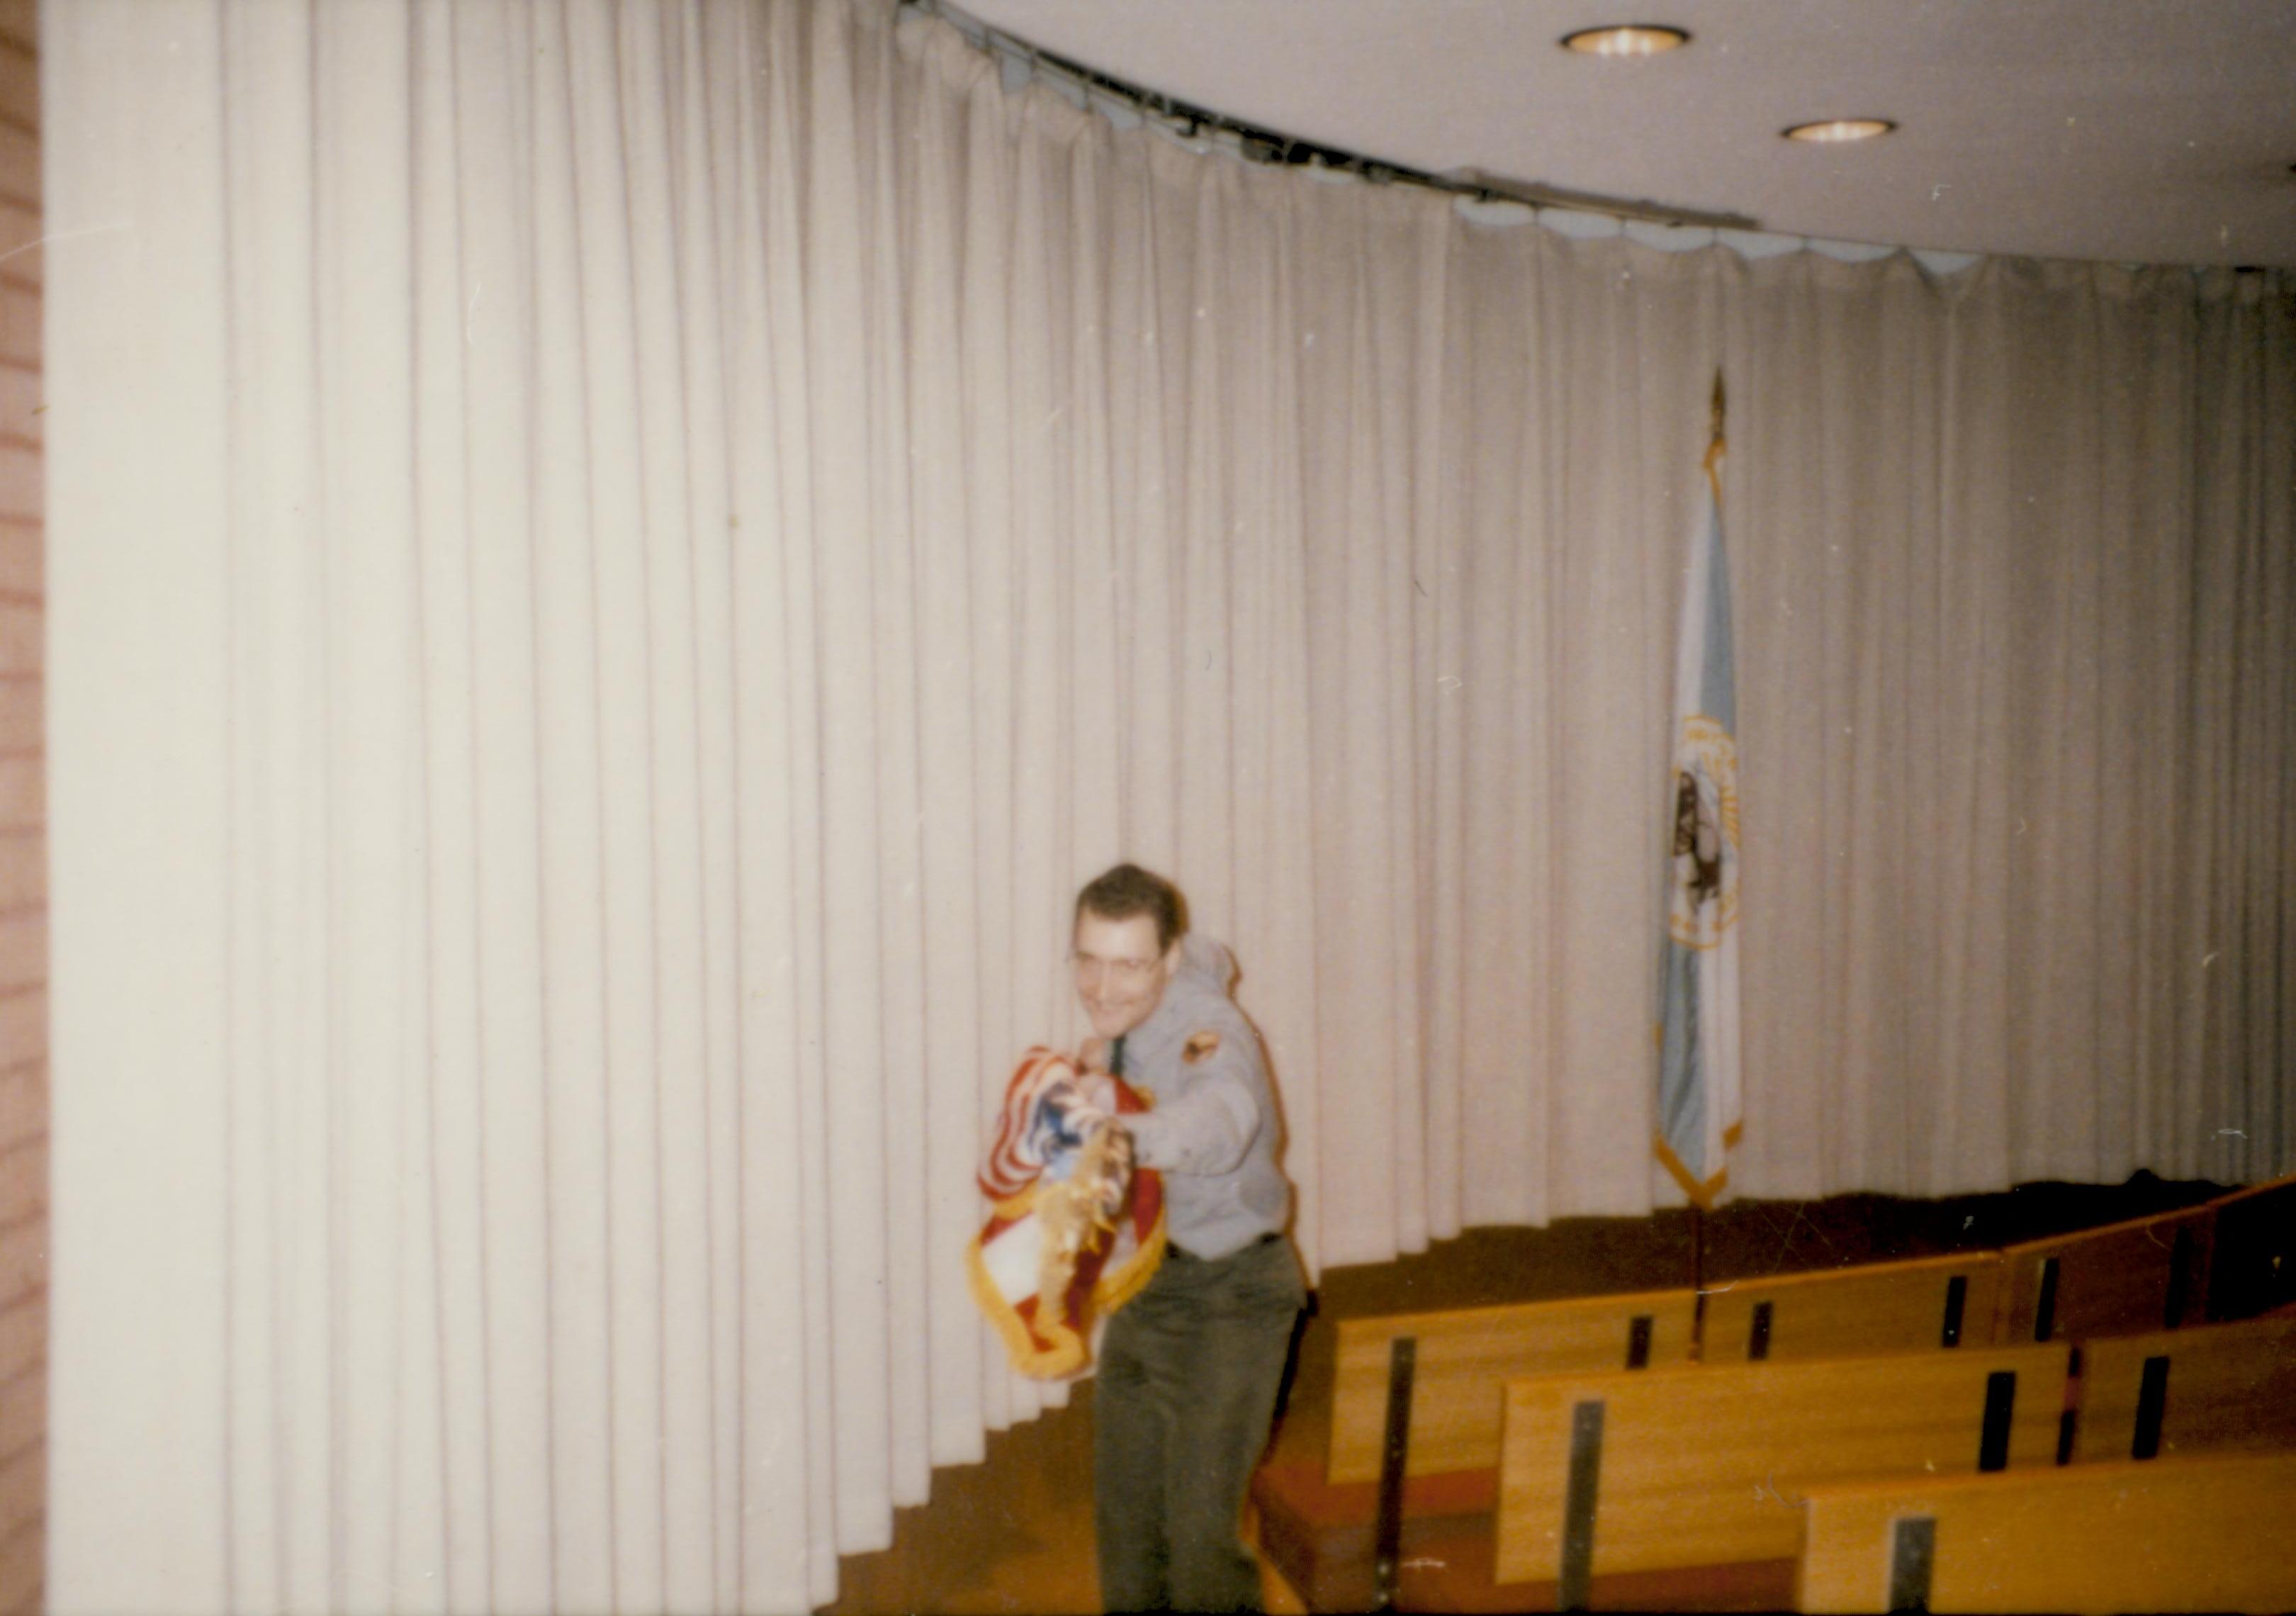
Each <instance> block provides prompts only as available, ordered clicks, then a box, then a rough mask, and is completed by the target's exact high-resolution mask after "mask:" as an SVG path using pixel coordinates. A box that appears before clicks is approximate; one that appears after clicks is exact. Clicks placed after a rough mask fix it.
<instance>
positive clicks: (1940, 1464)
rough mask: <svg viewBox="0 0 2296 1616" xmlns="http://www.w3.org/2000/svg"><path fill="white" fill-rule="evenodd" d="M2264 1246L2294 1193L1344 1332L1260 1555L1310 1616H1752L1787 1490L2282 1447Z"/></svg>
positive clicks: (1767, 1598) (2294, 1379)
mask: <svg viewBox="0 0 2296 1616" xmlns="http://www.w3.org/2000/svg"><path fill="white" fill-rule="evenodd" d="M2226 1213H2228V1214H2229V1216H2228V1217H2226V1220H2225V1222H2224V1224H2223V1225H2221V1226H2220V1224H2219V1216H2220V1214H2226ZM2220 1227H2222V1229H2223V1230H2224V1232H2223V1233H2219V1229H2220ZM2292 1228H2296V1178H2292V1179H2289V1180H2284V1181H2281V1182H2280V1183H2277V1184H2274V1185H2261V1186H2258V1187H2257V1188H2256V1189H2252V1190H2246V1191H2242V1192H2239V1193H2236V1194H2233V1195H2229V1196H2226V1197H2223V1198H2221V1199H2220V1200H2219V1201H2218V1202H2211V1203H2210V1204H2208V1205H2205V1206H2202V1207H2195V1208H2188V1209H2185V1210H2180V1211H2176V1212H2171V1213H2167V1214H2161V1215H2154V1216H2150V1217H2145V1218H2135V1219H2131V1220H2128V1221H2127V1222H2124V1223H2117V1224H2112V1225H2109V1226H2104V1227H2102V1228H2097V1229H2091V1230H2084V1231H2079V1232H2075V1233H2072V1234H2069V1235H2060V1236H2055V1237H2052V1238H2050V1239H2046V1240H2038V1241H2032V1242H2028V1243H2021V1244H2019V1245H2014V1246H2012V1247H2009V1248H2007V1249H2005V1251H1998V1252H1977V1253H1964V1254H1959V1255H1954V1256H1947V1257H1935V1258H1924V1259H1916V1260H1912V1261H1901V1262H1887V1263H1874V1264H1865V1265H1859V1266H1856V1267H1845V1268H1838V1269H1831V1270H1825V1271H1820V1272H1815V1273H1803V1274H1794V1275H1784V1276H1768V1277H1753V1278H1741V1279H1734V1280H1726V1281H1722V1282H1718V1283H1716V1284H1711V1285H1710V1286H1709V1287H1708V1289H1707V1293H1706V1295H1705V1296H1704V1297H1703V1298H1700V1297H1698V1296H1697V1295H1696V1294H1695V1293H1694V1292H1691V1291H1689V1290H1681V1291H1667V1292H1636V1293H1633V1294H1628V1295H1621V1296H1595V1297H1587V1298H1578V1299H1572V1300H1565V1301H1551V1302H1538V1303H1525V1304H1515V1305H1512V1306H1505V1307H1485V1308H1463V1309H1456V1310H1452V1311H1446V1312H1426V1313H1415V1314H1398V1315H1391V1316H1384V1317H1366V1318H1356V1319H1348V1320H1343V1321H1341V1322H1340V1324H1339V1325H1338V1327H1337V1354H1336V1366H1335V1369H1334V1374H1333V1393H1332V1401H1331V1405H1330V1411H1329V1419H1330V1423H1329V1428H1328V1429H1329V1448H1328V1453H1327V1456H1326V1458H1325V1461H1324V1463H1323V1464H1308V1463H1303V1462H1300V1460H1298V1459H1294V1460H1292V1461H1289V1462H1286V1463H1283V1464H1270V1465H1269V1466H1267V1468H1266V1469H1264V1470H1263V1472H1261V1474H1260V1476H1259V1478H1258V1480H1257V1481H1256V1482H1255V1485H1254V1489H1253V1495H1254V1498H1255V1500H1256V1502H1257V1503H1258V1505H1259V1516H1260V1533H1261V1546H1262V1549H1263V1552H1264V1553H1265V1554H1267V1558H1268V1559H1269V1561H1270V1562H1271V1563H1273V1564H1274V1565H1275V1568H1276V1569H1277V1570H1278V1571H1279V1572H1280V1573H1281V1574H1282V1575H1283V1578H1284V1579H1285V1580H1286V1581H1288V1582H1289V1583H1291V1585H1292V1587H1293V1589H1294V1590H1295V1591H1296V1592H1298V1593H1299V1594H1300V1596H1301V1597H1302V1598H1303V1600H1304V1601H1305V1602H1306V1603H1307V1604H1308V1607H1309V1608H1311V1609H1317V1610H1331V1609H1358V1608H1365V1607H1367V1606H1369V1605H1371V1604H1373V1603H1374V1601H1375V1600H1376V1599H1377V1598H1379V1597H1380V1596H1381V1594H1382V1589H1385V1590H1388V1591H1389V1592H1390V1593H1391V1594H1393V1595H1397V1596H1398V1602H1399V1603H1400V1604H1403V1605H1405V1606H1406V1608H1418V1609H1451V1610H1484V1611H1488V1610H1503V1609H1510V1608H1519V1607H1520V1606H1521V1604H1523V1603H1524V1602H1525V1601H1526V1600H1527V1601H1528V1603H1529V1604H1553V1603H1554V1599H1555V1598H1557V1597H1560V1598H1561V1600H1562V1603H1563V1604H1565V1605H1566V1606H1569V1605H1570V1604H1574V1603H1583V1601H1584V1599H1585V1597H1586V1596H1587V1587H1588V1584H1589V1582H1590V1580H1591V1579H1593V1578H1595V1577H1596V1576H1600V1577H1601V1578H1602V1579H1603V1589H1604V1597H1605V1600H1606V1602H1608V1603H1616V1602H1618V1601H1619V1600H1620V1599H1626V1600H1629V1601H1635V1602H1638V1603H1642V1604H1682V1605H1685V1606H1694V1607H1695V1608H1701V1609H1734V1608H1749V1609H1751V1608H1763V1607H1765V1606H1773V1607H1774V1606H1775V1604H1778V1603H1780V1602H1782V1601H1783V1600H1784V1598H1786V1597H1787V1596H1789V1595H1791V1594H1792V1578H1793V1575H1794V1568H1795V1565H1796V1560H1795V1556H1796V1554H1797V1552H1798V1549H1799V1546H1800V1533H1801V1531H1802V1530H1803V1517H1802V1513H1801V1512H1800V1509H1799V1507H1798V1500H1799V1498H1800V1497H1801V1495H1802V1493H1803V1491H1804V1490H1805V1489H1812V1490H1813V1491H1824V1492H1825V1494H1826V1496H1828V1497H1833V1495H1834V1494H1836V1493H1842V1494H1844V1496H1847V1494H1848V1493H1849V1492H1852V1491H1854V1490H1855V1489H1848V1488H1844V1487H1841V1486H1837V1485H1836V1483H1837V1482H1842V1481H1847V1480H1849V1479H1850V1478H1860V1477H1863V1478H1868V1479H1870V1478H1874V1477H1876V1476H1882V1475H1885V1474H1889V1473H1892V1472H1903V1473H1904V1474H1906V1475H1907V1476H1909V1477H1914V1478H1917V1479H1918V1480H1919V1481H1921V1482H1923V1483H1925V1484H1931V1485H1933V1486H1936V1487H1939V1488H1943V1489H1945V1490H1944V1491H1943V1492H1940V1494H1939V1496H1940V1497H1943V1496H1946V1493H1949V1492H1950V1490H1951V1489H1949V1488H1946V1487H1945V1479H1946V1478H1947V1477H1948V1475H1949V1474H1950V1473H1951V1472H1956V1471H1958V1472H1968V1473H1969V1475H1970V1476H1971V1477H1974V1476H1976V1475H1977V1474H1978V1473H1979V1472H1980V1471H1985V1470H1990V1469H1994V1468H1997V1467H1999V1466H2004V1465H2006V1466H2011V1467H2014V1468H2019V1469H2021V1468H2023V1467H2028V1466H2032V1467H2038V1468H2040V1469H2041V1470H2043V1471H2045V1472H2048V1473H2058V1467H2060V1466H2062V1465H2065V1464H2066V1463H2067V1461H2068V1460H2074V1459H2078V1460H2079V1468H2080V1469H2083V1470H2101V1469H2104V1468H2108V1467H2110V1466H2111V1464H2112V1462H2113V1461H2116V1460H2120V1461H2123V1462H2125V1461H2126V1456H2128V1455H2130V1454H2132V1453H2135V1454H2137V1455H2140V1456H2142V1455H2144V1454H2147V1453H2154V1454H2159V1455H2161V1456H2164V1458H2170V1459H2174V1460H2175V1461H2176V1462H2177V1464H2184V1463H2185V1462H2186V1461H2187V1459H2188V1458H2190V1457H2191V1456H2194V1455H2195V1454H2199V1453H2202V1452H2213V1451H2216V1450H2220V1449H2226V1448H2239V1447H2251V1448H2252V1447H2267V1446H2269V1447H2276V1448H2291V1449H2296V1308H2288V1306H2287V1304H2289V1303H2291V1302H2296V1294H2292V1293H2290V1285H2289V1281H2288V1280H2287V1278H2286V1277H2285V1276H2286V1275H2287V1274H2288V1272H2289V1271H2290V1269H2291V1268H2292V1266H2296V1259H2288V1258H2289V1253H2288V1251H2287V1248H2288V1247H2289V1245H2290V1243H2291V1229H2292ZM2284 1259H2286V1260H2284ZM2272 1307H2280V1308H2284V1311H2283V1312H2282V1313H2281V1314H2280V1315H2278V1316H2276V1317H2266V1318H2259V1319H2257V1320H2255V1321H2254V1322H2252V1323H2238V1324H2208V1323H2204V1322H2203V1321H2204V1320H2205V1319H2210V1318H2214V1317H2222V1316H2223V1315H2224V1310H2225V1309H2231V1310H2233V1313H2234V1316H2235V1317H2245V1316H2246V1315H2248V1314H2255V1313H2260V1312H2264V1311H2265V1310H2266V1309H2267V1308H2272ZM2077 1348H2078V1349H2077ZM2084 1358H2086V1370H2087V1373H2086V1374H2082V1372H2081V1371H2082V1367H2083V1359H2084ZM2069 1362H2070V1366H2071V1372H2072V1378H2071V1379H2070V1380H2069V1378H2068V1367H2069ZM1503 1422H1504V1431H1502V1423H1503ZM1574 1453H1575V1454H1576V1455H1577V1456H1578V1461H1577V1464H1575V1466H1574V1463H1573V1455H1574ZM2147 1462H2150V1463H2154V1464H2158V1463H2160V1462H2161V1461H2160V1460H2151V1461H2147ZM2259 1473H2261V1472H2259ZM1972 1484H1974V1483H1973V1482H1972ZM2178 1485H2180V1486H2181V1485H2183V1484H2182V1483H2179V1484H2178ZM2003 1496H2007V1495H2003ZM2164 1496H2165V1495H2164ZM2179 1496H2181V1495H2179ZM1845 1507H1846V1506H1845ZM1939 1530H1940V1532H1942V1531H1943V1530H1944V1529H1943V1527H1942V1526H1940V1528H1939ZM1939 1541H1940V1543H1943V1542H1944V1541H1946V1539H1945V1538H1942V1537H1941V1538H1939ZM1956 1541H1957V1539H1956ZM1685 1577H1687V1578H1689V1579H1690V1580H1689V1581H1686V1582H1685V1580H1684V1579H1685ZM1541 1584H1554V1585H1555V1586H1554V1587H1540V1586H1538V1585H1541ZM1956 1586H1958V1585H1956ZM1884 1592H1885V1594H1886V1588H1885V1590H1884ZM1861 1596H1862V1595H1861ZM1937 1608H1939V1609H1943V1608H1948V1607H1945V1606H1942V1605H1941V1606H1939V1607H1937ZM2161 1608H2173V1607H2169V1606H2162V1607H2161Z"/></svg>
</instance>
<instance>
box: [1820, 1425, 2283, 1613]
mask: <svg viewBox="0 0 2296 1616" xmlns="http://www.w3.org/2000/svg"><path fill="white" fill-rule="evenodd" d="M1802 1507H1803V1510H1804V1513H1805V1515H1806V1517H1807V1520H1808V1530H1807V1538H1806V1543H1805V1546H1804V1548H1803V1551H1802V1559H1801V1569H1800V1596H1799V1597H1800V1608H1801V1609H1803V1610H1805V1611H1844V1612H1857V1611H1890V1610H1903V1609H1923V1610H1930V1611H1935V1612H1953V1611H2066V1612H2107V1611H2287V1610H2296V1554H2290V1553H2289V1552H2288V1530H2289V1522H2292V1521H2296V1454H2286V1453H2274V1454H2224V1455H2216V1456H2207V1457H2197V1458H2177V1459H2162V1460H2158V1461H2155V1462H2152V1463H2132V1462H2128V1461H2122V1462H2120V1463H2118V1464H2075V1465H2070V1466H2067V1467H2066V1468H2064V1469H2062V1470H2060V1469H2056V1468H2054V1467H2052V1468H2045V1469H2035V1470H2012V1471H2007V1472H2003V1473H2002V1474H1999V1475H1989V1476H1923V1477H1920V1478H1907V1479H1905V1480H1900V1481H1877V1482H1868V1483H1858V1484H1844V1485H1830V1486H1825V1487H1814V1488H1812V1489H1810V1490H1809V1492H1808V1495H1807V1496H1806V1497H1805V1498H1804V1499H1803V1502H1802ZM1922 1522H1929V1523H1930V1524H1928V1525H1927V1526H1923V1524H1922ZM1924 1538H1926V1540H1927V1541H1926V1544H1924V1542H1923V1539H1924ZM1901 1542H1902V1544H1903V1548H1902V1549H1901V1548H1900V1544H1901ZM1924 1550H1925V1551H1926V1554H1927V1558H1928V1564H1927V1568H1926V1581H1927V1586H1926V1590H1925V1591H1926V1598H1923V1597H1922V1596H1921V1595H1922V1593H1923V1588H1922V1587H1921V1586H1920V1585H1921V1581H1922V1578H1923V1567H1922V1565H1921V1560H1922V1557H1923V1552H1924ZM1893 1569H1894V1570H1895V1571H1897V1572H1898V1575H1897V1576H1896V1577H1894V1578H1893V1576H1892V1571H1893Z"/></svg>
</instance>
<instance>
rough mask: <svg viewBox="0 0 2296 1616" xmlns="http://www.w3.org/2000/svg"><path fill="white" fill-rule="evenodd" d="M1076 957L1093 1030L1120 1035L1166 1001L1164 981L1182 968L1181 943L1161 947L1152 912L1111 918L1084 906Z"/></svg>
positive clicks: (1079, 988) (1104, 1035)
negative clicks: (1161, 949) (1158, 942)
mask: <svg viewBox="0 0 2296 1616" xmlns="http://www.w3.org/2000/svg"><path fill="white" fill-rule="evenodd" d="M1073 957H1074V960H1075V963H1076V986H1077V997H1078V999H1080V1000H1081V1001H1083V1004H1084V1010H1085V1014H1087V1016H1089V1017H1091V1018H1092V1029H1093V1031H1094V1032H1095V1033H1096V1034H1098V1035H1099V1036H1100V1037H1102V1038H1122V1037H1123V1036H1124V1035H1125V1034H1126V1033H1128V1032H1129V1031H1131V1030H1132V1029H1134V1028H1135V1027H1137V1026H1138V1025H1140V1023H1141V1022H1143V1021H1146V1020H1147V1019H1148V1018H1149V1017H1150V1016H1152V1015H1153V1014H1155V1013H1156V1006H1157V1005H1160V1004H1162V1003H1163V1002H1164V985H1165V984H1166V983H1168V982H1169V981H1170V980H1172V972H1174V971H1176V970H1177V969H1178V968H1179V964H1180V946H1179V944H1178V943H1177V942H1176V943H1174V944H1173V945H1172V947H1171V948H1170V949H1169V951H1167V952H1165V953H1162V954H1159V953H1158V952H1157V948H1156V917H1155V916H1154V915H1131V916H1129V917H1128V918H1127V919H1124V920H1111V919H1109V918H1108V917H1107V916H1106V915H1095V914H1094V913H1093V912H1092V911H1091V910H1090V909H1087V910H1085V911H1084V913H1082V914H1081V915H1078V916H1077V925H1076V947H1075V949H1074V951H1073Z"/></svg>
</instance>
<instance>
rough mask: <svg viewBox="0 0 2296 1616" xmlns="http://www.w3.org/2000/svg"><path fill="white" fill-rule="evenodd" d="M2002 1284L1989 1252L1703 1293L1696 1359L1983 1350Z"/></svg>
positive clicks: (1720, 1286) (1757, 1281)
mask: <svg viewBox="0 0 2296 1616" xmlns="http://www.w3.org/2000/svg"><path fill="white" fill-rule="evenodd" d="M2000 1284H2001V1257H2000V1254H1999V1253H1998V1252H1997V1251H1975V1252H1970V1253H1966V1254H1964V1255H1959V1256H1951V1257H1928V1258H1922V1259H1916V1260H1915V1261H1911V1262H1877V1263H1866V1264H1863V1265H1861V1266H1859V1267H1849V1268H1827V1269H1821V1270H1819V1271H1817V1272H1816V1273H1809V1274H1784V1275H1773V1276H1767V1277H1757V1278H1749V1279H1735V1280H1724V1281H1720V1282H1718V1283H1717V1284H1713V1285H1710V1286H1709V1287H1708V1291H1707V1297H1706V1318H1705V1324H1704V1328H1703V1331H1702V1348H1701V1350H1700V1352H1699V1358H1700V1361H1702V1362H1703V1363H1708V1364H1722V1363H1759V1362H1763V1361H1768V1360H1775V1361H1784V1360H1790V1359H1794V1358H1852V1357H1863V1356H1870V1355H1871V1354H1874V1353H1877V1352H1913V1351H1919V1350H1920V1349H1923V1348H1926V1347H1958V1346H1960V1345H1962V1344H1963V1343H1964V1341H1967V1342H1971V1343H1974V1344H1977V1345H1983V1344H1985V1343H1987V1342H1989V1341H1990V1340H1991V1339H1992V1334H1993V1321H1994V1315H1995V1313H1996V1312H1997V1299H1998V1294H1999V1290H2000Z"/></svg>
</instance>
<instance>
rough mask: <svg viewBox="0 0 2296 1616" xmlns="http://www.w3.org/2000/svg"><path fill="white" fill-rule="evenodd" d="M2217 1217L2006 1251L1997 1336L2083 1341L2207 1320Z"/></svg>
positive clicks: (2190, 1217) (2139, 1225)
mask: <svg viewBox="0 0 2296 1616" xmlns="http://www.w3.org/2000/svg"><path fill="white" fill-rule="evenodd" d="M2215 1220H2216V1212H2215V1208H2214V1206H2213V1205H2210V1206H2202V1207H2194V1208H2191V1209H2189V1210H2185V1211H2182V1212H2171V1213H2169V1214H2167V1215H2166V1216H2163V1217H2158V1218H2131V1219H2130V1220H2129V1221H2128V1222H2126V1223H2115V1224H2108V1225H2106V1226H2104V1227H2103V1228H2099V1229H2083V1230H2081V1231H2079V1233H2076V1234H2071V1235H2057V1236H2055V1237H2054V1238H2053V1239H2048V1240H2034V1241H2028V1242H2026V1243H2023V1244H2021V1245H2013V1246H2010V1247H2007V1248H2006V1249H2005V1250H2004V1251H2002V1253H2001V1265H2002V1267H2001V1307H2000V1311H1999V1316H1998V1319H1997V1325H1996V1326H1995V1329H1994V1332H1993V1339H1994V1340H1996V1341H2002V1342H2005V1343H2006V1342H2013V1341H2065V1340H2069V1339H2070V1340H2073V1341H2079V1340H2083V1339H2085V1338H2087V1337H2088V1336H2092V1335H2125V1334H2129V1333H2134V1332H2136V1331H2140V1330H2173V1329H2175V1328H2177V1325H2182V1324H2185V1323H2187V1322H2190V1321H2195V1320H2198V1319H2199V1318H2200V1317H2202V1307H2201V1305H2200V1303H2201V1301H2202V1299H2203V1298H2204V1297H2206V1296H2207V1294H2208V1271H2209V1261H2210V1250H2211V1245H2212V1241H2211V1235H2212V1232H2213V1230H2214V1227H2215Z"/></svg>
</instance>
